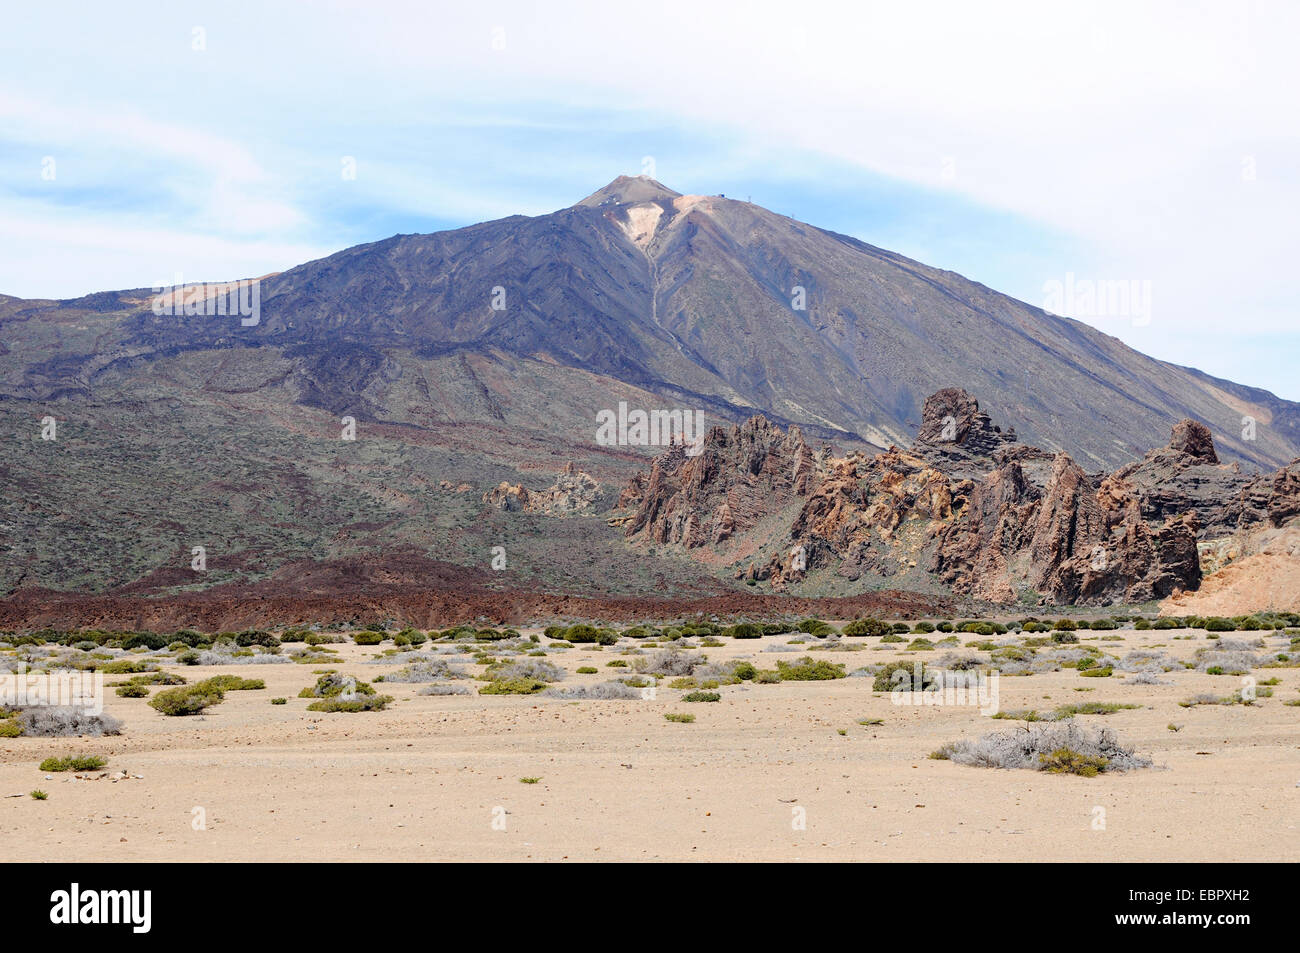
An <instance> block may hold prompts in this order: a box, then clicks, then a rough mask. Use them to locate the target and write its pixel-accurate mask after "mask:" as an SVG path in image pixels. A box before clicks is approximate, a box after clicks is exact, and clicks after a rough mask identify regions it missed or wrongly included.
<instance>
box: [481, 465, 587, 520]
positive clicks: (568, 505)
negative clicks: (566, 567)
mask: <svg viewBox="0 0 1300 953" xmlns="http://www.w3.org/2000/svg"><path fill="white" fill-rule="evenodd" d="M601 500H602V494H601V490H600V484H599V483H597V482H596V481H595V480H594V479H593V478H592V477H591V476H590V475H589V474H587V473H584V472H583V471H581V470H579V469H578V468H577V467H575V466H574V465H573V464H572V463H569V464H567V465H566V466H565V468H564V470H563V472H561V473H560V476H559V479H557V480H556V481H555V484H554V485H553V486H550V487H548V488H546V489H545V490H528V489H525V488H524V487H522V486H519V485H518V484H511V483H504V482H503V483H498V484H497V485H496V486H495V487H493V488H492V489H491V490H488V492H486V493H484V494H483V502H484V503H486V504H488V505H489V506H495V507H496V508H497V509H501V510H505V511H506V512H507V513H542V514H545V515H547V516H569V515H572V514H575V513H583V512H590V511H592V510H593V509H594V508H596V504H598V503H600V502H601Z"/></svg>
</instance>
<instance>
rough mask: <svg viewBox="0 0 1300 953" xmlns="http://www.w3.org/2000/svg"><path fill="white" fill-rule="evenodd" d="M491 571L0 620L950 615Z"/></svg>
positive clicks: (258, 623)
mask: <svg viewBox="0 0 1300 953" xmlns="http://www.w3.org/2000/svg"><path fill="white" fill-rule="evenodd" d="M496 581H497V580H496V577H494V575H493V574H492V573H491V572H488V571H484V570H477V569H467V568H465V567H463V566H456V565H453V564H450V563H444V562H439V561H437V560H431V559H428V558H426V557H424V556H420V555H416V554H409V553H398V554H390V555H389V556H387V557H385V559H384V560H383V561H382V562H376V561H373V560H361V559H344V560H337V561H332V562H319V563H318V562H304V563H294V564H291V565H289V566H285V567H283V568H282V569H280V570H277V571H276V572H275V573H274V574H273V575H272V577H271V578H270V579H268V580H266V581H263V582H258V583H254V584H234V583H232V584H227V585H222V586H214V587H212V588H211V589H207V590H204V591H202V592H181V593H155V594H152V595H151V594H148V592H147V591H142V588H143V587H142V586H141V584H140V582H137V583H133V584H131V585H129V586H124V587H122V588H121V589H117V590H113V591H109V592H107V593H98V594H97V593H71V592H55V591H51V590H48V589H35V588H32V589H23V590H19V591H18V592H17V593H15V594H14V595H12V596H10V597H9V598H7V599H5V600H2V601H0V628H3V629H32V628H45V627H49V628H60V629H72V628H102V629H130V630H135V631H158V632H171V631H175V630H176V629H182V628H194V629H199V630H201V631H206V632H215V631H223V630H232V629H235V630H237V629H243V628H252V627H263V628H265V627H278V626H288V625H296V624H309V623H313V622H319V623H322V624H329V623H345V624H358V625H363V624H365V623H367V622H379V621H387V620H398V621H400V622H402V623H406V624H409V625H413V626H417V627H420V628H426V629H427V628H439V627H445V626H448V625H452V624H454V623H458V622H469V621H474V620H475V619H479V618H486V619H488V620H490V621H492V622H494V623H497V624H502V625H522V624H526V623H546V622H548V621H552V620H561V619H563V620H574V619H591V620H600V621H608V622H631V621H646V622H655V621H667V620H672V619H680V618H682V617H684V616H689V615H704V616H711V615H716V616H719V617H722V618H728V617H734V616H767V617H772V616H780V615H787V614H797V615H815V616H818V617H820V618H838V619H851V618H854V617H855V616H858V615H872V616H884V617H888V618H894V619H899V618H901V619H906V618H917V617H920V616H927V615H928V616H935V615H951V614H952V613H953V611H954V610H953V605H954V604H953V602H952V600H949V599H947V598H945V597H942V596H931V595H922V594H918V593H909V592H902V591H899V590H893V589H890V590H882V591H879V592H870V593H863V594H861V595H856V596H846V597H840V598H826V599H814V598H793V597H784V596H773V595H760V594H756V593H749V592H738V591H734V590H725V591H718V592H712V593H711V592H701V591H696V592H682V593H680V594H678V595H676V596H673V595H672V594H668V593H666V594H665V595H664V596H663V597H662V598H649V597H633V596H579V595H572V594H563V593H547V592H541V591H530V590H499V589H495V588H490V587H489V585H488V584H489V583H492V582H496Z"/></svg>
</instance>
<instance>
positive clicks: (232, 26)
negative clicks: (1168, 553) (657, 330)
mask: <svg viewBox="0 0 1300 953" xmlns="http://www.w3.org/2000/svg"><path fill="white" fill-rule="evenodd" d="M1074 7H1080V8H1084V9H1073V8H1074ZM6 20H7V22H6V30H5V31H4V32H3V33H0V293H2V294H10V295H17V296H21V297H30V298H37V297H40V298H66V297H75V296H78V295H81V294H85V293H88V292H91V291H101V290H108V289H120V288H138V287H149V286H155V285H159V284H162V283H169V284H170V283H171V282H172V281H174V280H176V279H177V278H178V277H180V278H181V279H182V280H184V281H203V280H222V279H232V278H239V277H253V276H258V275H263V274H267V273H270V272H274V271H280V270H283V269H285V268H288V267H291V266H293V265H295V264H300V263H301V262H303V261H308V260H311V259H313V258H319V257H321V256H323V255H327V254H330V253H332V252H334V251H338V250H339V249H342V248H346V247H348V246H350V245H355V244H358V243H361V242H367V241H375V240H377V239H381V238H386V237H388V236H390V235H392V234H395V233H399V232H429V231H437V230H439V229H445V228H456V227H459V226H462V225H467V224H471V223H473V222H478V221H483V220H486V219H491V218H499V217H502V216H505V215H511V214H526V215H537V214H542V213H545V212H549V211H553V210H555V209H557V208H562V207H564V206H567V205H571V204H573V203H574V202H576V201H578V200H579V199H581V198H582V197H584V196H585V195H587V194H589V193H591V192H594V191H595V190H596V189H598V188H600V187H601V186H603V185H604V184H606V183H607V182H609V181H610V180H611V179H613V178H615V177H616V176H617V175H620V174H632V175H635V174H650V175H652V176H653V177H654V178H656V179H658V180H659V181H661V182H663V183H664V184H665V185H668V186H669V187H671V188H674V189H676V190H677V191H679V192H684V193H696V194H714V193H725V194H727V195H728V196H731V197H739V198H751V199H752V200H753V201H754V202H756V203H758V204H760V205H763V206H765V207H767V208H770V209H772V210H774V211H777V212H780V213H783V214H786V215H790V216H791V217H794V218H797V219H800V220H801V221H805V222H809V223H812V224H814V225H818V226H821V227H823V228H829V229H832V230H834V231H838V232H843V233H846V234H849V235H853V236H854V237H857V238H860V239H862V240H863V241H867V242H870V243H871V244H874V245H877V246H880V247H884V248H888V249H891V250H893V251H897V252H900V253H902V254H904V255H907V256H909V257H912V258H916V259H919V260H920V261H923V262H926V263H928V264H932V265H936V266H938V267H942V268H947V269H951V270H953V271H956V272H959V273H961V274H963V275H965V276H967V277H969V278H972V279H974V280H976V281H979V282H982V283H983V284H985V285H988V286H990V287H992V288H995V289H997V290H999V291H1002V292H1005V293H1007V294H1010V295H1012V296H1014V297H1016V298H1019V299H1021V300H1023V301H1027V302H1029V303H1030V304H1034V305H1037V306H1040V307H1046V308H1049V309H1050V310H1053V311H1055V312H1057V313H1064V314H1070V315H1072V316H1075V317H1078V318H1079V319H1080V320H1085V321H1087V322H1088V323H1089V324H1092V325H1094V326H1096V327H1098V328H1100V329H1101V330H1103V331H1105V332H1106V333H1109V334H1113V335H1115V336H1117V337H1119V338H1120V339H1122V340H1124V341H1125V342H1126V343H1128V344H1130V345H1132V346H1133V347H1136V348H1138V349H1139V350H1142V351H1145V352H1146V353H1148V354H1151V355H1153V356H1155V357H1158V358H1162V359H1165V360H1169V361H1173V362H1175V363H1179V364H1186V365H1190V366H1193V367H1198V368H1200V369H1202V370H1204V371H1206V372H1208V373H1211V374H1214V375H1216V376H1220V377H1226V378H1229V379H1231V380H1236V381H1239V382H1242V383H1247V384H1252V385H1256V386H1261V387H1265V388H1267V389H1269V390H1271V391H1273V392H1274V393H1276V394H1278V395H1280V396H1283V397H1287V398H1290V399H1292V400H1300V373H1297V367H1298V366H1300V321H1298V320H1297V317H1296V308H1297V294H1296V291H1295V279H1294V277H1293V276H1294V274H1295V272H1296V266H1295V262H1296V260H1297V257H1298V255H1297V252H1300V228H1298V227H1297V222H1298V221H1300V108H1297V93H1296V90H1298V89H1300V64H1297V57H1296V56H1295V54H1294V51H1293V49H1292V47H1293V45H1294V41H1295V37H1296V36H1298V35H1300V4H1294V3H1277V4H1274V3H1264V2H1250V0H1240V2H1231V3H1229V2H1225V3H1195V2H1181V3H1161V2H1147V3H1137V2H1132V0H1130V2H1126V3H1113V4H1112V3H1090V4H1087V5H1069V4H1052V3H1042V2H1035V3H988V4H971V3H924V2H921V3H907V4H899V3H896V2H891V3H873V2H855V3H844V4H838V3H819V2H804V0H801V2H800V3H798V4H789V3H782V4H770V3H765V2H761V0H759V2H753V3H747V4H745V5H736V4H730V3H709V2H707V0H694V2H691V3H677V2H672V0H665V2H656V3H653V4H648V3H645V4H610V3H608V2H600V3H566V2H551V3H546V4H539V3H516V2H493V0H484V2H477V3H473V4H466V3H440V2H424V3H398V2H377V0H376V2H366V3H352V2H318V3H307V2H296V3H289V2H274V0H258V2H252V3H248V2H242V0H224V2H221V3H206V2H204V3H185V2H175V0H173V2H159V3H151V2H129V0H127V2H123V3H117V4H103V3H100V2H94V3H90V2H86V3H62V4H22V5H15V6H12V7H10V8H9V9H8V11H7V13H6ZM1097 289H1106V290H1107V291H1108V292H1109V293H1107V294H1099V295H1091V294H1089V292H1090V291H1092V290H1097ZM1121 292H1122V294H1121Z"/></svg>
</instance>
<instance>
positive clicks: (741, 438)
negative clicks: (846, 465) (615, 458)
mask: <svg viewBox="0 0 1300 953" xmlns="http://www.w3.org/2000/svg"><path fill="white" fill-rule="evenodd" d="M818 461H819V457H818V455H816V454H814V453H813V451H812V450H811V449H810V448H809V446H808V444H807V443H805V442H804V438H803V434H802V433H801V432H800V430H799V428H798V427H791V428H790V430H789V432H788V433H785V434H783V433H782V432H781V429H780V428H779V427H777V426H776V425H775V424H773V423H772V422H771V421H769V420H768V419H767V418H766V417H751V418H750V419H749V420H747V421H745V422H744V423H743V424H741V425H739V426H735V427H730V428H727V427H714V428H712V429H711V430H710V431H709V433H708V434H707V435H706V436H705V438H704V445H703V448H702V449H701V450H700V452H699V453H698V454H697V455H695V456H687V454H686V451H685V448H684V447H682V446H681V445H675V446H673V447H670V448H669V449H668V451H667V452H665V453H664V454H663V456H661V457H659V458H658V459H657V460H655V461H654V463H653V464H652V465H651V467H650V473H649V475H648V476H645V477H640V476H638V477H637V478H636V479H634V480H633V481H631V482H630V483H629V484H628V485H627V487H625V488H624V490H623V492H622V494H621V495H620V496H619V505H620V506H622V507H625V508H629V509H632V508H634V512H633V513H632V515H631V517H630V518H629V519H628V520H627V521H626V523H625V532H626V534H627V535H628V536H630V537H635V536H641V537H643V538H644V539H646V540H651V541H653V542H655V543H661V544H662V543H675V544H679V545H681V546H684V547H686V548H687V549H693V548H696V547H700V546H706V545H716V544H718V543H721V542H723V541H725V540H727V539H729V538H731V537H732V536H733V535H735V534H736V533H738V532H745V531H747V530H749V529H750V528H752V527H753V526H754V525H755V524H756V523H757V522H758V520H760V519H761V518H762V517H763V516H765V515H767V514H768V513H771V512H773V511H774V510H775V509H778V508H780V507H781V506H783V505H785V504H788V503H790V502H791V501H793V500H795V499H797V498H799V497H803V496H807V495H808V493H810V492H811V491H812V489H813V487H814V486H815V485H816V483H817V480H818V478H819V463H818Z"/></svg>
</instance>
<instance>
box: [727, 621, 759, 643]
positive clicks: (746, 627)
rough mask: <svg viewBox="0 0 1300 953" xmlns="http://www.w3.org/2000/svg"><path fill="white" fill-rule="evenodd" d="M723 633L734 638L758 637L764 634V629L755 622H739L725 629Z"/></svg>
mask: <svg viewBox="0 0 1300 953" xmlns="http://www.w3.org/2000/svg"><path fill="white" fill-rule="evenodd" d="M722 634H723V635H729V636H731V637H732V638H733V639H757V638H760V637H761V636H762V635H763V629H762V627H761V626H758V625H755V624H754V623H753V622H738V623H736V624H735V625H733V626H732V627H731V628H729V629H726V630H724V631H723V633H722Z"/></svg>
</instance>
